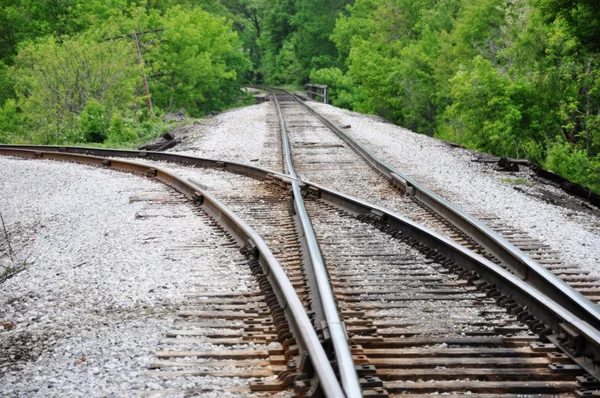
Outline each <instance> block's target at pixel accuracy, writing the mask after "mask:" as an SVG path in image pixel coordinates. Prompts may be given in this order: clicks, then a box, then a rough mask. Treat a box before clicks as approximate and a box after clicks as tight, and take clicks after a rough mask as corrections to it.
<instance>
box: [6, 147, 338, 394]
mask: <svg viewBox="0 0 600 398" xmlns="http://www.w3.org/2000/svg"><path fill="white" fill-rule="evenodd" d="M0 155H8V156H11V155H12V156H19V157H25V158H39V159H49V160H62V161H72V162H77V163H83V164H89V165H94V166H100V167H105V168H109V169H116V170H120V171H122V170H125V171H130V172H134V173H139V174H145V175H147V176H149V177H153V178H156V179H157V180H159V181H161V182H162V183H164V184H166V185H168V186H170V187H172V188H174V189H175V190H177V191H179V192H181V193H182V194H184V195H185V196H187V197H189V198H190V199H192V200H194V201H195V202H196V203H197V204H198V205H200V206H202V207H203V208H204V209H205V210H206V211H207V212H208V213H209V214H210V215H211V216H212V218H214V219H215V220H217V221H218V222H219V223H220V224H222V225H223V226H225V227H226V228H227V229H228V230H229V231H231V233H232V235H233V236H234V237H235V238H236V239H237V240H238V241H239V242H240V243H242V245H244V246H246V247H250V248H251V250H253V252H254V254H255V256H256V257H257V260H258V261H259V264H260V265H261V266H262V268H263V272H264V274H265V275H266V276H267V278H268V279H269V282H270V283H271V286H273V288H274V291H275V292H276V295H277V298H278V300H279V302H280V305H281V307H282V308H284V309H285V313H286V318H287V319H288V323H289V324H290V326H291V327H292V328H293V330H294V331H295V332H296V333H295V334H294V335H295V336H296V337H297V339H298V342H299V343H300V345H301V347H302V348H303V349H304V351H306V352H307V353H308V356H309V358H310V360H311V363H312V366H313V368H314V370H315V372H316V373H317V375H318V376H319V382H320V387H321V389H322V391H323V393H324V394H325V396H327V397H332V398H337V397H342V396H344V393H343V391H342V388H341V386H340V385H339V383H338V381H337V377H336V375H335V373H334V371H333V368H332V366H331V364H330V362H329V359H328V358H327V354H326V353H325V351H324V349H323V347H322V346H321V343H320V341H319V338H318V336H317V334H316V333H315V330H314V328H313V325H312V323H311V321H310V319H309V318H308V316H307V314H306V312H305V310H304V306H303V305H302V302H301V301H300V299H299V298H298V296H297V295H296V291H295V290H294V287H293V286H292V283H291V282H290V280H289V279H288V277H287V275H286V273H285V270H284V269H283V267H282V266H281V264H280V263H279V262H278V261H277V259H276V258H275V256H274V255H273V253H272V252H271V250H270V249H269V247H268V246H267V244H266V243H265V242H264V240H263V239H262V238H261V237H260V235H258V234H257V233H256V232H255V231H254V230H253V229H252V228H251V227H250V226H249V225H248V224H246V223H245V222H244V221H243V220H242V219H240V218H239V217H238V216H237V215H236V214H235V213H234V212H233V211H231V210H230V209H229V208H227V207H226V206H225V205H224V204H223V203H221V202H220V201H218V200H217V199H215V198H214V197H213V196H212V195H210V194H209V193H207V192H206V191H205V190H203V189H202V188H200V186H199V184H197V183H194V182H191V183H189V182H186V181H184V180H182V179H180V178H178V177H176V176H174V175H173V174H171V173H169V172H167V171H164V170H161V169H160V168H156V167H152V166H146V165H141V164H139V163H132V162H127V161H122V160H114V159H106V158H103V157H96V156H89V155H80V154H72V153H60V152H39V151H30V150H22V149H7V148H0Z"/></svg>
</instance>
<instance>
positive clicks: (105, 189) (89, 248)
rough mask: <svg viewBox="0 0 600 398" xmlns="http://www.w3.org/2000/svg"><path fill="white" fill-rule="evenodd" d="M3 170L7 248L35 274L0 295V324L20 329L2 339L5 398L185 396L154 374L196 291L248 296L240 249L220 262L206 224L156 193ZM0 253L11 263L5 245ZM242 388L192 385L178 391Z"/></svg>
mask: <svg viewBox="0 0 600 398" xmlns="http://www.w3.org/2000/svg"><path fill="white" fill-rule="evenodd" d="M0 169H1V170H2V176H1V178H0V211H1V212H2V215H3V216H4V220H5V222H6V225H7V230H8V232H9V235H10V239H11V244H12V247H13V249H14V251H15V253H16V255H17V256H18V257H19V258H21V259H24V258H29V261H30V262H31V265H30V266H29V268H28V269H27V270H25V271H23V272H21V273H19V274H17V275H15V276H14V277H12V278H10V279H8V280H7V281H6V282H5V283H3V284H2V285H1V290H0V322H10V323H13V324H14V327H6V328H4V329H3V330H0V356H1V357H2V358H0V359H1V361H0V363H1V364H2V368H1V369H0V396H3V397H4V396H6V397H17V396H18V397H20V396H31V397H38V396H39V397H42V396H43V397H47V396H57V397H59V396H60V397H65V396H68V397H89V396H103V397H104V396H114V397H117V396H118V397H121V396H135V394H136V391H138V390H147V389H164V388H171V389H172V388H180V387H182V386H181V385H178V384H177V383H174V382H172V381H168V380H166V381H165V380H160V379H155V378H152V377H149V376H148V375H147V373H146V372H147V370H148V365H149V363H150V362H151V361H152V360H154V359H155V358H154V353H155V351H156V349H157V348H159V347H160V345H159V340H160V339H161V338H162V337H164V333H165V332H166V331H167V330H169V329H170V328H172V327H173V322H174V320H175V315H176V313H177V310H179V309H180V308H182V307H185V306H187V305H188V304H189V303H188V302H187V301H186V299H185V297H184V294H185V293H186V292H188V291H189V289H190V285H191V284H192V283H194V282H195V281H198V282H200V281H201V282H202V283H203V284H207V285H208V286H210V287H211V288H212V289H224V290H226V291H233V290H245V289H247V287H246V285H245V282H244V281H242V280H237V278H236V277H235V274H236V273H235V272H234V271H235V269H236V264H235V263H234V262H233V258H234V254H233V253H234V252H236V253H238V257H239V252H237V249H235V248H230V249H228V250H231V253H228V252H227V251H225V249H223V247H222V245H224V244H226V243H227V240H226V239H224V238H223V237H222V236H220V235H216V234H215V232H214V229H213V227H211V226H209V225H208V223H207V222H206V216H203V217H199V215H197V214H195V213H194V211H193V209H192V207H191V205H190V204H189V203H187V201H185V200H184V199H183V198H182V197H181V196H180V195H178V194H177V193H175V192H174V191H172V190H171V189H169V188H167V187H165V186H164V185H162V184H160V183H158V182H154V181H150V180H146V179H144V178H141V177H138V176H133V175H129V174H124V173H119V172H115V171H110V170H103V169H98V168H92V167H88V166H83V165H77V164H67V163H58V162H52V161H44V160H21V159H13V158H5V157H0ZM1 239H3V240H5V237H4V236H2V237H1ZM181 247H185V248H190V249H186V250H181V249H180V248H181ZM0 250H2V252H1V253H2V257H1V261H3V263H6V262H7V261H9V259H8V258H7V253H6V244H5V243H2V244H1V245H0ZM216 265H219V266H220V267H226V268H229V269H230V270H231V272H229V273H228V274H227V275H223V274H222V273H219V272H218V270H219V267H216ZM221 269H222V268H221ZM202 348H204V349H211V347H208V346H207V347H202ZM237 348H240V347H237ZM242 348H243V347H242ZM219 349H224V348H223V347H219ZM243 384H244V382H243V381H242V380H239V379H238V380H235V379H231V380H230V381H227V380H217V379H215V378H208V377H195V378H191V379H188V380H185V384H184V385H183V387H186V388H212V387H215V386H220V385H232V386H236V385H237V386H239V385H243ZM207 396H222V395H219V393H212V395H207Z"/></svg>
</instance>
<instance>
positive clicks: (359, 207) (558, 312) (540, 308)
mask: <svg viewBox="0 0 600 398" xmlns="http://www.w3.org/2000/svg"><path fill="white" fill-rule="evenodd" d="M30 148H31V147H30ZM36 148H39V149H43V148H44V147H43V146H36ZM55 148H56V147H51V148H50V149H51V150H54V149H55ZM0 155H9V156H11V155H12V156H21V157H35V156H36V151H31V150H19V149H17V148H16V147H14V146H8V145H0ZM61 155H62V156H64V158H63V157H61ZM65 155H66V154H58V156H59V157H58V158H57V160H65V159H68V157H66V156H65ZM111 156H112V155H111ZM45 157H46V158H51V153H48V154H46V156H45ZM100 159H101V160H102V162H101V163H98V162H100ZM100 159H99V160H97V161H95V162H94V163H92V164H97V165H100V164H102V165H106V164H105V163H104V162H107V161H110V162H117V161H116V160H109V159H102V158H100ZM198 161H199V162H200V164H202V163H203V162H205V161H207V160H206V159H199V160H198ZM210 162H212V161H210ZM210 162H209V164H210ZM115 164H117V163H115ZM131 167H132V168H135V167H139V168H140V169H139V170H142V171H143V170H152V169H151V168H149V166H143V165H139V164H135V163H132V164H131ZM240 167H242V169H241V170H236V171H234V170H229V171H230V172H233V173H238V172H241V173H242V174H251V173H257V172H258V171H257V169H256V168H254V167H253V166H244V165H240ZM244 167H245V168H247V170H244ZM263 170H264V174H263V175H257V176H255V178H259V179H267V178H270V176H273V178H274V179H276V180H280V181H282V182H284V183H288V184H291V181H293V180H292V179H291V178H289V176H288V177H286V176H285V175H281V174H280V173H276V172H272V171H269V170H266V169H263ZM131 171H135V170H131ZM303 184H304V185H303V187H302V188H303V190H304V191H306V192H307V193H311V192H312V193H313V194H315V195H317V196H319V197H320V198H321V199H322V200H324V201H326V202H328V203H331V204H333V205H335V206H338V207H340V208H342V209H344V210H346V211H347V212H349V213H351V214H355V215H361V214H370V215H375V216H376V217H378V218H379V221H380V222H382V223H385V224H386V225H388V226H390V227H392V228H397V229H398V230H401V231H403V232H405V233H407V234H410V235H411V236H413V237H415V238H416V239H417V240H418V241H420V242H421V243H424V244H427V245H428V246H430V247H433V248H434V249H435V250H436V251H438V252H439V253H440V254H443V255H444V256H445V257H447V258H450V259H452V260H453V261H455V262H456V263H458V264H460V265H461V266H464V267H466V268H470V269H473V270H474V272H476V273H477V274H478V275H480V276H481V277H483V278H485V279H486V280H488V281H489V282H490V283H491V284H493V285H495V286H496V287H497V288H498V289H499V290H501V291H504V292H505V293H506V292H508V293H509V295H510V296H511V297H514V298H515V300H517V301H518V302H519V304H520V305H525V306H527V310H528V311H531V312H532V313H533V314H535V315H536V316H537V317H539V319H540V320H542V321H543V322H545V323H546V324H548V325H550V327H551V328H552V332H553V334H551V335H548V336H547V337H548V338H549V339H550V340H551V341H552V342H553V343H554V344H555V345H556V346H557V347H558V348H560V349H561V350H563V351H564V352H565V353H566V354H567V355H569V357H571V359H573V360H574V361H575V362H576V363H577V364H579V365H580V366H581V367H582V368H584V369H585V370H586V371H587V372H589V373H590V374H591V375H592V376H594V377H595V378H596V379H598V380H600V367H598V366H597V364H598V363H599V362H600V335H599V333H598V330H600V325H599V324H598V322H596V320H595V319H594V318H593V317H590V316H589V314H588V313H587V312H586V311H585V310H583V309H579V310H578V309H575V311H572V310H571V309H570V308H568V306H567V305H565V304H569V305H571V304H572V302H567V303H565V300H562V301H561V298H560V297H558V298H557V299H553V298H552V297H549V295H548V294H546V293H543V292H541V291H540V290H539V289H536V288H535V287H532V286H530V285H529V284H527V283H526V281H523V280H521V279H520V278H518V277H516V276H515V275H512V274H511V273H509V272H507V271H506V270H504V269H502V268H501V267H499V266H497V265H496V264H494V263H492V262H490V261H488V260H487V259H485V258H483V257H481V256H479V255H476V254H475V253H473V252H471V251H470V250H467V249H465V248H464V247H462V246H460V245H459V244H457V243H455V242H453V241H451V240H449V239H448V238H446V237H444V236H442V235H440V234H438V233H436V232H434V231H431V230H429V229H428V228H426V227H423V226H420V225H418V224H416V223H414V222H413V221H411V220H409V219H407V218H404V217H402V216H400V215H397V214H394V213H393V212H391V211H388V210H386V209H384V208H382V207H380V206H375V205H371V204H369V203H367V202H366V201H362V200H360V199H357V198H354V197H351V196H349V195H345V194H343V193H339V192H336V191H333V190H331V189H327V188H325V187H323V186H320V185H317V184H314V183H311V182H308V181H304V182H303ZM196 191H197V190H195V191H194V192H196Z"/></svg>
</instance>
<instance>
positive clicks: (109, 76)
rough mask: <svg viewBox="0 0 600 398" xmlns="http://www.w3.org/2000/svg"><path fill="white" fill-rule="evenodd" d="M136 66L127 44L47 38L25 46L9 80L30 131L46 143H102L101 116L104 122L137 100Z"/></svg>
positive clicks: (103, 134) (103, 136)
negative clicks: (116, 110) (114, 112)
mask: <svg viewBox="0 0 600 398" xmlns="http://www.w3.org/2000/svg"><path fill="white" fill-rule="evenodd" d="M134 66H135V58H134V56H133V54H131V48H130V44H129V43H126V42H125V43H124V42H100V43H97V42H94V41H91V40H89V39H87V38H85V37H76V38H72V39H65V40H63V41H62V42H58V41H57V40H55V39H53V38H47V39H44V40H40V41H38V42H36V43H30V44H28V45H27V46H24V47H23V48H22V49H21V51H20V52H19V54H18V56H17V58H16V60H15V73H14V74H13V77H14V80H15V82H16V85H15V89H16V92H17V96H18V98H19V106H20V107H21V108H22V110H23V112H24V113H25V114H27V116H28V120H29V125H28V128H30V129H32V130H37V131H39V132H40V133H41V141H42V142H45V143H54V142H69V141H72V140H74V139H75V140H80V139H81V138H84V139H88V140H92V141H101V140H102V139H103V138H105V137H106V128H105V127H101V123H100V116H99V114H100V113H102V115H103V118H106V117H107V116H104V115H106V114H110V113H111V112H112V111H113V110H114V109H117V108H122V107H127V106H129V105H130V104H131V103H132V101H134V100H135V90H136V84H138V81H139V78H138V76H137V73H136V71H135V69H134ZM79 115H81V116H82V117H81V120H80V122H79V123H78V121H77V117H78V116H79ZM78 129H79V131H78Z"/></svg>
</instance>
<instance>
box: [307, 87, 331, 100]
mask: <svg viewBox="0 0 600 398" xmlns="http://www.w3.org/2000/svg"><path fill="white" fill-rule="evenodd" d="M304 86H305V87H306V94H307V95H308V96H309V97H310V98H312V99H317V97H318V98H320V99H321V101H323V103H324V104H327V103H328V101H329V98H328V96H327V90H328V88H327V85H326V84H325V85H324V84H312V83H308V84H305V85H304Z"/></svg>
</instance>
